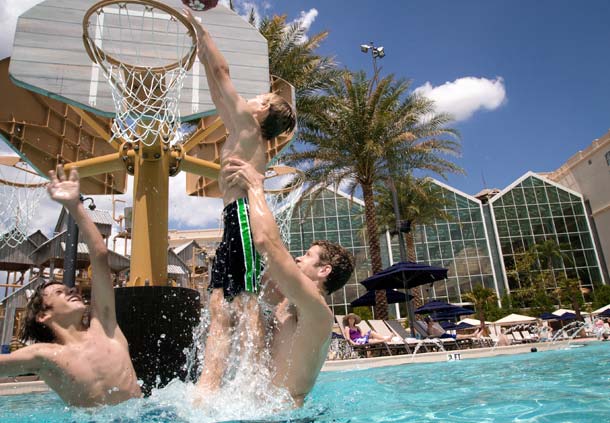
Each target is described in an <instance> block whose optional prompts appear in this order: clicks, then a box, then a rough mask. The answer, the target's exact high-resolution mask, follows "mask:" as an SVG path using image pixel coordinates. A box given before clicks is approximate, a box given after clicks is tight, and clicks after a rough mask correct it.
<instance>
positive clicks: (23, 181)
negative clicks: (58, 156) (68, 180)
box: [0, 156, 47, 248]
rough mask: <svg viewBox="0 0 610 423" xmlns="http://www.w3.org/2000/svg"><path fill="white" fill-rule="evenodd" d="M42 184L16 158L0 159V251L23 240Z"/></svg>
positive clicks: (38, 177)
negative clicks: (0, 204)
mask: <svg viewBox="0 0 610 423" xmlns="http://www.w3.org/2000/svg"><path fill="white" fill-rule="evenodd" d="M46 184H47V182H46V180H45V179H44V178H42V177H41V176H39V175H38V174H37V173H36V172H34V171H33V170H31V168H29V167H28V166H27V164H26V163H25V162H24V161H22V160H21V159H20V158H19V157H14V156H4V157H0V198H2V202H3V204H2V207H0V248H3V247H5V246H8V247H10V248H15V247H17V246H18V245H19V244H21V243H22V242H23V241H25V240H26V239H27V237H28V232H29V231H31V228H30V222H31V221H32V218H33V216H34V215H35V214H36V212H38V203H39V202H40V199H41V198H42V196H43V195H44V192H45V186H46Z"/></svg>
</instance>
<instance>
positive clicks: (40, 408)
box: [0, 342, 610, 423]
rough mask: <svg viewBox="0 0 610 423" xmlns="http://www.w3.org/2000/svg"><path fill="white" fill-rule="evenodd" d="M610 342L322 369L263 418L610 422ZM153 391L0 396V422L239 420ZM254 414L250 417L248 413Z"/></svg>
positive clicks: (337, 421) (354, 422) (353, 422)
mask: <svg viewBox="0 0 610 423" xmlns="http://www.w3.org/2000/svg"><path fill="white" fill-rule="evenodd" d="M609 388H610V342H592V343H588V344H586V346H584V347H582V348H570V349H564V350H554V351H543V352H536V353H526V354H520V355H513V356H499V357H489V358H480V359H471V360H463V361H453V362H446V361H445V362H437V363H428V364H409V365H400V366H390V367H382V368H374V369H366V370H350V371H331V372H325V373H322V374H321V375H320V377H319V379H318V383H317V384H316V386H315V388H314V390H313V391H312V393H311V395H310V396H309V397H308V400H307V402H306V404H305V407H304V408H303V409H302V410H298V411H293V412H290V413H286V414H282V415H275V416H257V417H255V418H256V419H258V421H275V422H279V421H300V422H305V421H307V422H335V423H343V422H345V423H348V422H349V423H360V422H362V423H365V422H366V423H369V422H448V423H449V422H494V423H502V422H519V423H525V422H545V423H546V422H553V423H557V422H590V423H598V422H608V421H610V398H609V396H608V392H610V390H609ZM188 407H189V405H188V402H187V401H186V399H185V400H184V401H183V402H182V403H181V402H180V401H179V400H176V396H175V395H174V396H172V400H171V401H170V400H163V392H160V393H159V395H158V396H157V397H156V398H151V399H146V400H137V401H134V402H130V403H126V404H123V405H120V406H116V407H107V408H103V409H98V410H96V411H95V412H93V413H91V412H83V411H82V410H73V409H70V408H66V407H65V406H64V404H63V403H62V402H61V401H60V400H59V398H58V397H57V396H56V395H55V394H52V393H47V394H32V395H18V396H13V397H2V398H0V421H1V422H79V423H80V422H117V423H118V422H121V423H122V422H130V423H136V422H137V423H140V422H141V423H143V422H195V421H198V422H199V421H200V422H211V421H239V420H235V419H234V418H233V419H232V420H230V419H222V417H221V416H220V418H218V417H219V416H215V417H214V419H211V418H210V417H209V416H206V413H205V410H203V411H201V412H197V413H187V412H184V409H185V408H188ZM249 417H250V419H252V418H253V417H252V416H251V415H250V416H249Z"/></svg>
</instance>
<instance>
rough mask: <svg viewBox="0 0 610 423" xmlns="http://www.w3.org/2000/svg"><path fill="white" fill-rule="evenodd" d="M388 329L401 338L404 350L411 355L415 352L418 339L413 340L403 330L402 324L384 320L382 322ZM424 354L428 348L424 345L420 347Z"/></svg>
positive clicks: (396, 321)
mask: <svg viewBox="0 0 610 423" xmlns="http://www.w3.org/2000/svg"><path fill="white" fill-rule="evenodd" d="M384 323H385V324H386V325H387V326H388V328H389V329H390V330H391V331H392V332H393V333H394V334H396V336H398V337H399V338H401V339H402V340H403V341H404V343H405V348H406V349H407V351H408V352H409V354H411V352H412V351H415V348H417V345H418V344H419V341H420V340H419V339H417V338H413V337H412V336H411V334H410V333H409V332H407V330H406V329H405V328H404V326H403V325H402V323H400V322H399V321H398V320H386V321H385V322H384ZM422 346H423V348H424V351H425V352H428V348H427V347H426V346H425V345H422Z"/></svg>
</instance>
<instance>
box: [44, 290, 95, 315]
mask: <svg viewBox="0 0 610 423" xmlns="http://www.w3.org/2000/svg"><path fill="white" fill-rule="evenodd" d="M42 297H43V301H44V305H45V306H46V307H47V308H48V310H47V312H50V313H51V314H52V315H54V316H61V315H66V314H72V313H74V312H78V313H83V312H84V311H85V309H86V306H85V303H84V302H83V299H82V297H81V296H80V295H79V294H78V293H77V292H76V289H74V288H68V287H67V286H65V285H61V284H53V285H49V286H47V287H46V288H45V289H44V291H43V293H42Z"/></svg>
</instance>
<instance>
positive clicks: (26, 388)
mask: <svg viewBox="0 0 610 423" xmlns="http://www.w3.org/2000/svg"><path fill="white" fill-rule="evenodd" d="M591 341H597V339H595V338H579V339H575V340H573V341H571V342H568V341H561V342H555V343H550V342H538V343H529V344H517V345H510V346H507V347H495V348H471V349H466V350H453V351H441V352H431V353H418V354H415V355H412V354H403V355H392V356H383V357H372V358H357V359H352V360H329V361H326V363H324V366H323V367H322V371H323V372H330V371H345V370H364V369H370V368H373V367H384V366H397V365H401V364H412V363H435V362H441V361H457V360H468V359H472V358H483V357H495V356H499V355H514V354H525V353H528V354H531V349H532V348H534V347H535V348H536V349H537V350H538V351H549V350H557V349H562V348H566V347H568V346H569V345H577V344H582V343H585V342H591ZM31 379H32V378H31V377H25V378H10V379H4V380H0V396H2V395H22V394H30V393H38V392H48V391H49V390H50V388H49V387H48V386H47V384H46V383H44V382H43V381H41V380H31Z"/></svg>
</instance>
